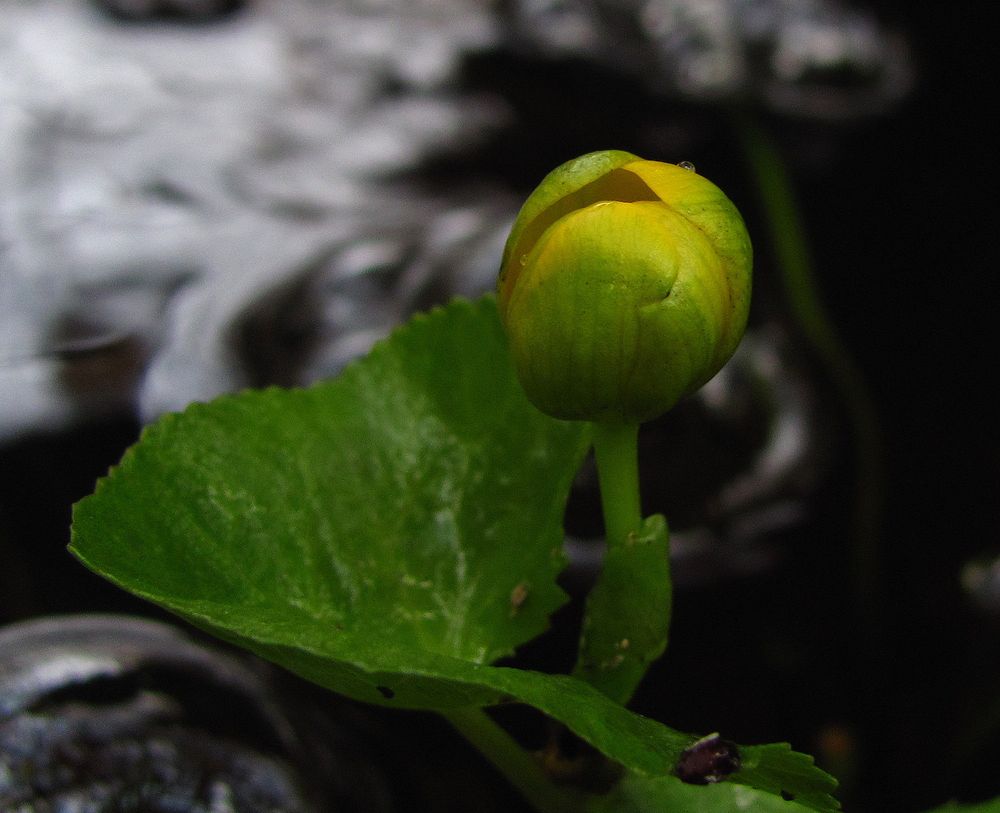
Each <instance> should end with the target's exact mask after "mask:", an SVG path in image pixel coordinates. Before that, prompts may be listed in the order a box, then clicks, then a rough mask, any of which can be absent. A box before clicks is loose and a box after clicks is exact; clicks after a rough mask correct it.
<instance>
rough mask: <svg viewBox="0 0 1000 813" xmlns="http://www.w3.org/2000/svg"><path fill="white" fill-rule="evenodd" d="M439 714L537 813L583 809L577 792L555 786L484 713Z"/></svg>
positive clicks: (568, 812)
mask: <svg viewBox="0 0 1000 813" xmlns="http://www.w3.org/2000/svg"><path fill="white" fill-rule="evenodd" d="M442 713H443V714H444V716H445V718H446V719H447V720H448V721H449V722H450V723H451V724H452V725H453V726H454V727H455V728H456V729H458V731H459V732H460V733H461V734H462V736H464V737H465V738H466V739H467V740H468V741H469V742H471V743H472V744H473V745H474V746H475V747H476V748H477V749H478V750H479V751H480V753H482V754H483V755H484V756H485V757H486V758H487V759H489V760H490V762H492V763H493V764H494V765H495V766H496V768H497V769H498V770H499V771H500V772H501V773H502V774H503V775H504V776H505V777H506V778H507V780H508V781H509V782H510V783H511V785H513V786H514V787H515V788H517V790H519V791H520V792H521V795H522V796H524V798H525V799H527V800H528V801H529V802H530V803H531V805H532V806H533V807H534V808H535V809H536V810H538V811H539V813H578V812H579V811H580V810H583V809H584V803H583V800H582V799H581V798H580V792H579V791H576V790H573V789H571V788H563V787H560V786H558V785H556V784H555V783H554V782H553V781H552V780H551V779H550V778H549V777H548V776H547V775H546V773H545V771H544V770H542V766H541V765H540V764H539V762H538V760H536V759H535V757H534V756H533V755H532V754H531V753H529V752H528V751H526V750H525V749H523V748H522V747H521V746H520V745H519V744H518V743H517V742H516V741H515V740H514V738H513V737H511V736H510V734H508V733H507V732H506V731H505V730H504V729H503V728H501V727H500V726H499V725H498V724H497V723H495V722H494V721H493V719H492V718H491V717H490V716H489V715H488V714H487V713H486V712H485V711H483V710H482V709H480V708H464V709H451V710H449V711H446V712H442Z"/></svg>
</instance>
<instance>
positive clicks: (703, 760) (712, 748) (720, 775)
mask: <svg viewBox="0 0 1000 813" xmlns="http://www.w3.org/2000/svg"><path fill="white" fill-rule="evenodd" d="M739 768H740V752H739V749H738V748H737V747H736V744H735V743H732V742H730V741H729V740H724V739H722V737H720V736H719V735H718V734H709V735H708V736H707V737H702V738H701V739H700V740H698V741H697V742H695V743H693V744H692V745H690V746H689V747H688V748H686V749H685V750H684V753H683V754H681V758H680V759H679V760H677V767H676V768H675V769H674V772H675V773H676V774H677V776H678V777H679V778H680V779H681V781H683V782H687V783H689V784H691V785H709V784H714V783H715V782H721V781H722V780H723V779H725V778H726V777H727V776H729V775H730V774H732V773H735V772H736V771H738V770H739Z"/></svg>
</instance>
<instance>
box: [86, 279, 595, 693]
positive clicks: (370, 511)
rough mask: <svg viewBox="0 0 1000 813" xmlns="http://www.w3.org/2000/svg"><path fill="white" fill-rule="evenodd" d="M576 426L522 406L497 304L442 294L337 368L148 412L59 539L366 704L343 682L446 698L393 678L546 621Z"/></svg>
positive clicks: (359, 689) (501, 646) (492, 654)
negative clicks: (442, 299) (368, 675)
mask: <svg viewBox="0 0 1000 813" xmlns="http://www.w3.org/2000/svg"><path fill="white" fill-rule="evenodd" d="M586 431H587V430H586V427H585V426H584V425H582V424H579V423H567V422H561V421H556V420H553V419H551V418H548V417H546V416H544V415H542V414H541V413H539V412H538V411H537V410H536V409H534V407H532V406H531V405H530V404H529V403H528V401H527V399H526V398H525V396H524V395H523V393H522V390H521V388H520V386H519V385H518V384H517V382H516V379H515V377H514V374H513V371H512V369H511V367H510V364H509V362H508V360H507V354H506V349H505V341H504V337H503V333H502V330H501V328H500V326H499V322H498V319H497V317H496V313H495V306H494V304H493V301H492V300H491V299H485V300H483V301H480V302H478V303H468V302H458V303H455V304H453V305H452V306H450V307H449V308H447V309H443V310H439V311H437V312H434V313H432V314H430V315H425V316H420V317H417V318H416V319H414V320H413V321H412V322H411V323H410V324H409V325H408V326H406V327H404V328H402V329H400V330H398V331H397V332H396V333H395V334H394V335H393V336H392V337H391V339H390V340H388V341H386V342H383V343H381V344H380V345H378V346H377V347H376V348H375V349H374V350H373V351H372V353H371V354H370V355H369V356H368V357H367V358H365V359H364V360H363V361H361V362H359V363H356V364H354V365H352V366H351V367H349V368H348V369H347V370H346V371H345V372H344V373H343V374H342V375H341V376H340V377H339V378H337V379H336V380H333V381H329V382H325V383H322V384H320V385H318V386H315V387H313V388H310V389H306V390H279V389H270V390H266V391H262V392H261V391H256V392H245V393H242V394H240V395H236V396H226V397H222V398H219V399H218V400H216V401H213V402H212V403H209V404H195V405H193V406H191V407H189V408H188V409H187V410H186V411H184V412H183V413H181V414H175V415H168V416H166V417H164V418H163V419H161V420H160V421H159V422H157V423H156V424H154V425H153V426H151V427H150V428H149V429H148V430H147V431H146V432H145V433H144V435H143V437H142V439H141V441H140V443H139V444H137V445H136V446H135V447H133V448H132V449H131V450H130V451H129V452H128V453H127V454H126V455H125V458H124V459H123V460H122V462H121V464H120V466H119V467H118V468H117V469H115V470H113V471H112V472H111V474H110V476H109V477H107V478H106V479H104V480H102V481H101V482H100V483H99V485H98V488H97V491H96V493H95V494H94V495H93V496H91V497H89V498H87V499H84V500H83V501H81V502H80V503H79V504H78V505H77V506H76V509H75V511H74V527H73V541H72V545H71V550H72V551H73V552H74V553H75V554H76V555H77V556H78V557H79V558H80V559H81V560H82V561H83V562H84V563H85V564H86V565H87V566H88V567H91V568H93V569H94V570H96V571H98V572H99V573H103V574H104V575H106V576H107V577H108V578H110V579H111V580H112V581H114V582H116V583H118V584H120V585H121V586H122V587H125V588H126V589H128V590H131V591H132V592H135V593H137V594H139V595H141V596H143V597H145V598H148V599H150V600H151V601H154V602H156V603H158V604H162V605H163V606H165V607H168V608H169V609H171V610H174V611H175V612H178V613H179V614H181V615H183V616H185V617H187V618H189V619H190V620H192V621H193V622H194V623H196V624H198V625H200V626H203V627H211V628H213V629H216V630H217V631H218V632H219V633H220V634H222V635H223V637H229V638H237V639H246V640H247V641H255V642H257V643H258V644H262V645H267V646H291V647H294V648H295V649H301V650H303V651H309V652H313V653H316V654H320V655H321V657H322V658H323V659H330V660H332V661H335V662H336V663H337V670H339V671H340V672H343V673H344V677H343V682H344V685H343V686H342V687H340V690H341V691H343V692H344V693H346V694H350V695H352V696H355V697H360V698H361V699H366V700H367V699H373V698H374V699H378V698H379V697H381V693H380V692H379V691H378V690H377V689H376V688H375V684H374V683H372V681H365V680H362V681H361V683H362V684H364V683H367V684H369V685H355V684H356V683H357V681H358V675H359V674H360V673H361V672H373V673H374V672H378V673H379V674H380V677H379V679H378V685H379V686H384V685H385V682H386V681H389V683H390V684H394V685H395V684H398V689H392V691H393V692H394V693H395V694H397V695H398V701H397V702H398V703H399V704H405V705H412V706H430V707H436V706H437V705H439V704H441V703H446V704H447V703H449V702H450V703H464V702H467V701H466V700H465V699H464V697H462V696H461V694H462V693H461V692H460V693H459V696H456V697H455V698H454V699H453V700H450V701H449V700H446V699H444V695H447V694H448V693H447V692H442V689H441V688H440V687H439V686H437V683H438V681H436V680H432V679H428V680H417V679H414V678H413V677H412V676H411V675H412V673H413V672H414V670H418V669H419V668H420V666H421V664H424V663H428V662H434V663H437V662H438V658H439V657H444V658H455V659H459V660H460V661H463V662H468V663H470V664H483V663H488V662H490V661H493V660H495V659H496V658H498V657H501V656H503V655H508V654H511V653H512V652H513V651H514V648H515V647H516V646H518V645H519V644H521V643H523V642H525V641H527V640H530V639H531V638H533V637H535V636H536V635H538V634H539V633H540V632H542V631H543V630H544V629H545V628H546V626H547V624H548V617H549V615H550V614H551V613H552V611H553V610H555V609H556V608H557V607H558V606H559V605H560V604H562V603H563V601H564V600H565V596H564V594H563V593H562V591H561V590H560V589H559V588H558V587H557V585H556V583H555V577H556V575H557V574H558V572H559V571H560V570H561V569H562V567H563V565H564V560H563V553H562V539H563V534H562V516H563V513H564V510H565V502H566V497H567V494H568V492H569V487H570V483H571V480H572V477H573V475H574V473H575V471H576V469H577V468H578V467H579V463H580V460H581V457H582V455H583V454H584V452H585V450H586V447H587V440H588V439H587V436H586ZM430 671H431V672H433V671H434V669H431V670H430ZM396 673H398V675H399V676H400V677H402V678H403V679H401V680H398V681H397V680H395V677H396ZM441 677H443V678H447V677H448V675H447V669H446V670H445V671H444V673H443V674H442V675H441ZM338 680H340V679H339V678H338ZM383 693H384V692H383Z"/></svg>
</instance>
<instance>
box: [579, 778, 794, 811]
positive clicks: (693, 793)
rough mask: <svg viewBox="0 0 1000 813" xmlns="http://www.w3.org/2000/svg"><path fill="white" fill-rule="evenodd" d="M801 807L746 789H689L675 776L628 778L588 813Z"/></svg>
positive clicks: (723, 784)
mask: <svg viewBox="0 0 1000 813" xmlns="http://www.w3.org/2000/svg"><path fill="white" fill-rule="evenodd" d="M808 809H809V808H807V807H804V806H803V805H801V804H797V803H795V802H788V801H785V800H784V799H782V798H781V797H780V796H773V795H771V794H769V793H766V792H764V791H760V790H754V789H753V788H750V787H747V786H745V785H737V784H734V783H732V782H720V783H718V784H716V785H704V786H701V785H686V784H685V783H683V782H681V781H680V780H679V779H677V778H676V777H673V776H658V777H646V776H638V775H635V774H633V775H630V776H626V777H625V778H624V779H623V780H622V781H621V782H620V783H619V784H618V785H617V786H616V787H615V789H614V790H613V791H612V792H611V793H610V794H609V795H608V796H606V797H603V798H602V799H600V800H599V801H597V802H594V803H592V804H590V805H588V807H587V811H588V813H664V811H670V810H676V811H684V813H735V811H742V810H752V811H754V813H800V812H801V811H805V810H808Z"/></svg>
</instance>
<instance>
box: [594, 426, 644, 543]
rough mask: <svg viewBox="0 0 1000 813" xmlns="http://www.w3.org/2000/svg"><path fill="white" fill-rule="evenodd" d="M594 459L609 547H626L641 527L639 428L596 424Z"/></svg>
mask: <svg viewBox="0 0 1000 813" xmlns="http://www.w3.org/2000/svg"><path fill="white" fill-rule="evenodd" d="M593 428H594V435H593V437H594V457H595V458H596V460H597V476H598V478H599V480H600V486H601V509H602V510H603V512H604V534H605V537H606V539H607V543H608V547H609V548H611V547H616V546H620V545H624V544H625V541H626V540H627V539H628V535H629V534H630V533H636V532H638V530H639V526H640V525H641V524H642V509H641V507H640V504H639V453H638V444H639V425H638V424H627V423H622V424H610V423H595V424H594V425H593Z"/></svg>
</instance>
